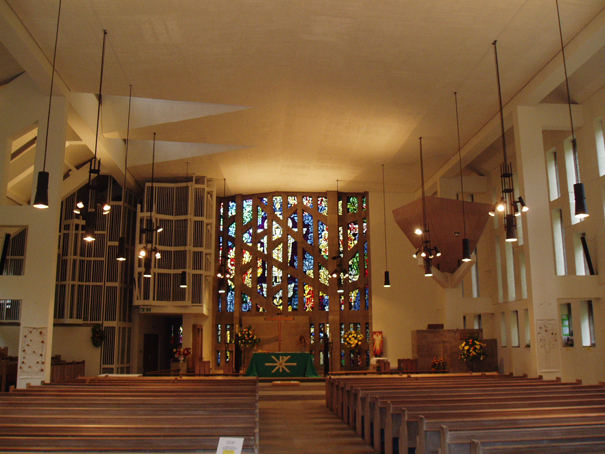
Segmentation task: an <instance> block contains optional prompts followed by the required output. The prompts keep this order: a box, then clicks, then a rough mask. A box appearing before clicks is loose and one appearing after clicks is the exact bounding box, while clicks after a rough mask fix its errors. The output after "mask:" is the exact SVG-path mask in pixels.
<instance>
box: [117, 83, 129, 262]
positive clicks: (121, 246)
mask: <svg viewBox="0 0 605 454" xmlns="http://www.w3.org/2000/svg"><path fill="white" fill-rule="evenodd" d="M131 105H132V85H130V91H129V94H128V120H127V126H126V151H125V152H124V181H123V183H122V216H121V218H120V238H119V239H118V255H117V256H116V260H118V261H119V262H124V261H126V237H125V233H124V227H125V225H126V221H125V218H126V213H125V209H126V172H127V169H128V146H129V144H130V107H131Z"/></svg>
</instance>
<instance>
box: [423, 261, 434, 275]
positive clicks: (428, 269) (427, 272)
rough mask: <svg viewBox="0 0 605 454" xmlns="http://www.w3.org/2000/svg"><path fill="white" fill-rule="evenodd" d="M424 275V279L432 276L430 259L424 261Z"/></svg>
mask: <svg viewBox="0 0 605 454" xmlns="http://www.w3.org/2000/svg"><path fill="white" fill-rule="evenodd" d="M424 275H425V276H426V277H430V276H432V275H433V262H432V260H431V259H424Z"/></svg>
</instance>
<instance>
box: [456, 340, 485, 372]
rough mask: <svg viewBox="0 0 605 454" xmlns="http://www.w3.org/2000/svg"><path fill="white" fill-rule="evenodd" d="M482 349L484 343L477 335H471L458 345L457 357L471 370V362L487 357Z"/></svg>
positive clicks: (472, 366)
mask: <svg viewBox="0 0 605 454" xmlns="http://www.w3.org/2000/svg"><path fill="white" fill-rule="evenodd" d="M484 349H485V344H484V343H483V342H481V341H480V340H479V338H478V337H477V336H471V337H469V338H468V339H466V340H465V341H464V342H462V344H461V345H460V355H459V358H460V359H461V360H462V361H464V362H466V365H467V366H468V368H469V370H470V371H471V372H473V369H474V365H473V362H474V361H483V360H484V359H485V358H486V357H487V354H486V353H485V350H484Z"/></svg>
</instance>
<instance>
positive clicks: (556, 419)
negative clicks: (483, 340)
mask: <svg viewBox="0 0 605 454" xmlns="http://www.w3.org/2000/svg"><path fill="white" fill-rule="evenodd" d="M326 404H327V406H328V408H330V409H331V410H332V411H333V412H334V413H335V414H336V415H337V416H338V417H339V418H341V419H342V420H343V421H344V422H345V423H347V424H349V425H350V426H351V428H353V429H355V431H356V432H357V433H358V434H359V435H360V436H362V437H363V438H364V440H365V441H366V442H367V443H368V444H370V445H372V446H373V447H374V450H375V451H376V452H377V453H382V452H384V453H386V454H392V453H394V452H398V453H401V454H407V453H408V452H415V453H416V454H428V453H440V454H479V453H498V454H508V453H511V454H512V453H530V452H531V453H542V452H544V453H545V452H549V453H554V454H565V453H568V452H575V453H579V452H587V453H590V452H600V453H603V452H605V388H604V386H603V384H600V385H594V386H585V385H582V384H581V383H580V382H574V383H562V382H561V381H557V380H552V381H546V380H542V379H541V378H533V379H530V378H526V377H514V376H512V375H506V376H503V375H498V374H481V375H477V374H471V375H469V374H446V375H427V376H418V375H415V376H409V375H408V376H397V377H395V376H382V377H381V376H375V377H342V376H338V377H332V376H330V377H329V378H328V379H327V381H326ZM580 446H581V447H582V449H581V450H580V449H579V447H580ZM585 446H586V449H585V448H584V447H585ZM574 449H575V450H574Z"/></svg>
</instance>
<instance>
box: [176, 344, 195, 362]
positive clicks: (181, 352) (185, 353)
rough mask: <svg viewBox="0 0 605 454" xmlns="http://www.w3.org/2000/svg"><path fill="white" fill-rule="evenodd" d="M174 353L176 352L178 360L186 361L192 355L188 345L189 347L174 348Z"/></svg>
mask: <svg viewBox="0 0 605 454" xmlns="http://www.w3.org/2000/svg"><path fill="white" fill-rule="evenodd" d="M173 353H174V357H175V358H176V359H177V360H178V361H185V360H186V359H187V358H188V357H189V356H190V355H191V349H190V348H189V347H187V348H183V347H179V348H175V349H174V350H173Z"/></svg>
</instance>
